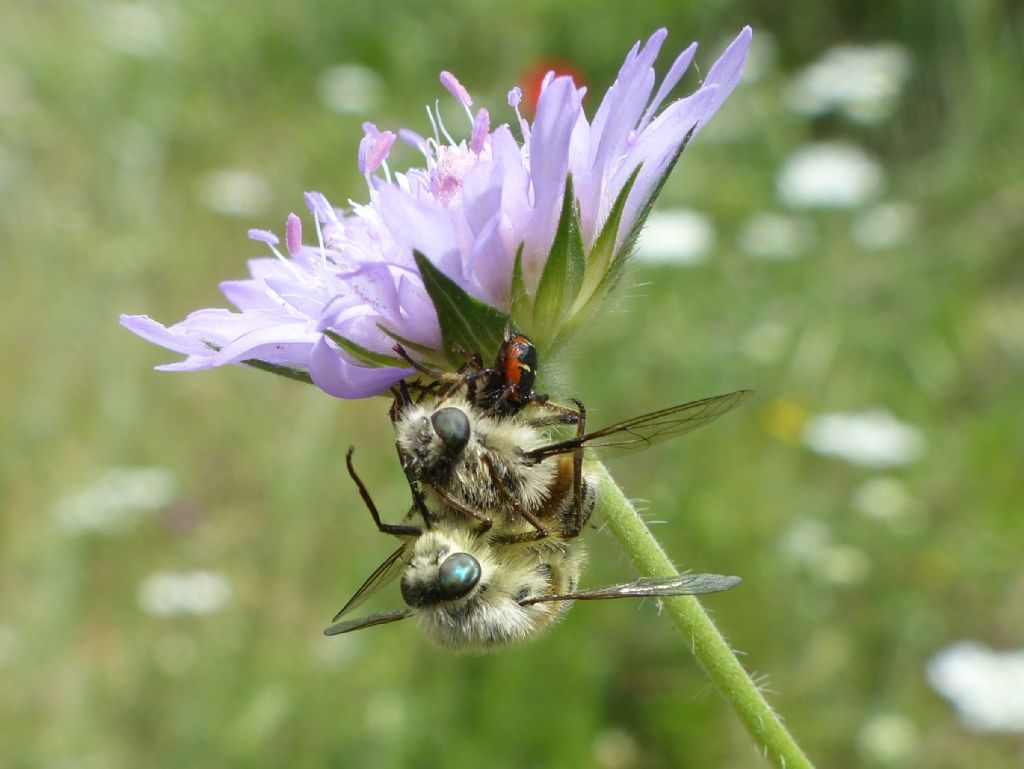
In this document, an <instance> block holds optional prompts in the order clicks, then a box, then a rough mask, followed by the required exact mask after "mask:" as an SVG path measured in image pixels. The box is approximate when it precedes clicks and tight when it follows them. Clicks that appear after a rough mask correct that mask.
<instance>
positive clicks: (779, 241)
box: [736, 211, 816, 260]
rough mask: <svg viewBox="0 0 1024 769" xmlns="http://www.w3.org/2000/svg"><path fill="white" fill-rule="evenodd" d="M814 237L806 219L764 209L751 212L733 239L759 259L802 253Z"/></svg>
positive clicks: (788, 256) (812, 241)
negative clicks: (755, 212)
mask: <svg viewBox="0 0 1024 769" xmlns="http://www.w3.org/2000/svg"><path fill="white" fill-rule="evenodd" d="M815 238H816V233H815V231H814V225H813V224H812V223H811V222H809V221H808V220H807V219H803V218H801V217H797V216H787V215H785V214H773V213H770V212H768V211H765V212H762V213H759V214H755V215H754V216H752V217H751V218H750V219H748V220H747V221H746V222H745V223H744V224H743V226H742V227H741V228H740V232H739V235H737V236H736V242H737V243H738V244H739V247H740V248H741V249H743V250H744V251H746V252H747V253H748V254H750V255H751V256H756V257H758V258H760V259H779V260H782V259H795V258H796V257H798V256H802V255H803V254H804V253H806V252H807V251H808V250H809V249H810V247H811V246H812V245H814V241H815Z"/></svg>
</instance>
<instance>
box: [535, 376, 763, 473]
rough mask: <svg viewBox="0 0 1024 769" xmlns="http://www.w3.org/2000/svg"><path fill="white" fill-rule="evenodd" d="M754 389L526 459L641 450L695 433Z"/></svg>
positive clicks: (553, 447)
mask: <svg viewBox="0 0 1024 769" xmlns="http://www.w3.org/2000/svg"><path fill="white" fill-rule="evenodd" d="M753 394H754V392H753V390H737V391H736V392H731V393H726V394H725V395H716V396H714V397H711V398H703V399H701V400H699V401H690V402H689V403H683V404H681V405H679V406H671V407H669V408H667V409H662V410H661V411H652V412H651V413H650V414H643V415H642V416H638V417H633V418H632V419H627V420H626V421H624V422H619V423H618V424H614V425H611V426H609V427H605V428H604V429H602V430H597V431H595V432H592V433H587V434H586V435H584V436H582V437H579V438H569V439H567V440H564V441H559V442H558V443H552V444H549V445H547V446H541V447H540V448H539V449H534V450H532V451H528V452H526V456H528V457H530V458H531V459H535V460H537V461H540V460H542V459H546V458H547V457H551V456H554V455H556V454H565V453H568V452H570V451H573V450H574V449H576V448H578V447H579V446H581V445H582V446H585V447H586V448H587V449H596V450H597V452H598V453H599V455H600V456H603V457H607V456H614V455H615V454H618V453H621V452H622V451H628V450H632V449H643V448H647V447H648V446H651V445H652V444H655V443H660V442H661V441H666V440H668V439H669V438H675V437H676V436H678V435H686V433H689V432H692V431H694V430H697V429H699V428H701V427H703V426H704V425H706V424H708V423H709V422H713V421H714V420H716V419H718V417H720V416H722V415H723V414H727V413H728V412H730V411H732V410H733V409H734V408H736V407H738V406H741V405H743V404H744V403H746V402H747V401H748V400H749V399H750V396H752V395H753Z"/></svg>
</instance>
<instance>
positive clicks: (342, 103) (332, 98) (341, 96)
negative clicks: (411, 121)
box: [316, 64, 384, 115]
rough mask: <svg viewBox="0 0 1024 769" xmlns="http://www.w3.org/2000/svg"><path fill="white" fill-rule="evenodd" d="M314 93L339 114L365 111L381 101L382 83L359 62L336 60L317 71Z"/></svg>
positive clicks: (356, 113)
mask: <svg viewBox="0 0 1024 769" xmlns="http://www.w3.org/2000/svg"><path fill="white" fill-rule="evenodd" d="M316 90H317V94H318V95H319V96H320V101H321V102H322V103H323V105H324V106H325V107H327V109H329V110H331V111H332V112H337V113H339V114H341V115H365V114H367V113H369V112H372V111H374V110H375V109H376V108H377V106H378V105H379V104H380V97H381V94H382V93H383V91H384V83H383V81H382V80H381V77H380V75H378V74H377V73H376V72H374V71H373V70H372V69H370V68H368V67H364V66H363V65H362V64H337V65H335V66H333V67H329V68H328V69H325V70H324V71H323V72H321V73H320V77H319V78H318V79H317V87H316Z"/></svg>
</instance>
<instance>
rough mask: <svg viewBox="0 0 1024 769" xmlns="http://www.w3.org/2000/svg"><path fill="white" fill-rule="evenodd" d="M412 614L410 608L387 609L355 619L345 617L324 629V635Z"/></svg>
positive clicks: (385, 622) (339, 633) (360, 628)
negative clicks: (345, 618) (342, 620)
mask: <svg viewBox="0 0 1024 769" xmlns="http://www.w3.org/2000/svg"><path fill="white" fill-rule="evenodd" d="M411 616H412V609H389V610H388V611H379V612H377V613H376V614H370V615H367V616H366V617H358V618H357V619H347V620H345V621H344V622H335V623H334V624H333V625H331V626H330V627H329V628H327V629H326V630H325V631H324V635H341V634H342V633H351V632H352V631H353V630H362V629H363V628H364V627H373V626H374V625H386V624H387V623H389V622H398V620H400V619H405V618H406V617H411Z"/></svg>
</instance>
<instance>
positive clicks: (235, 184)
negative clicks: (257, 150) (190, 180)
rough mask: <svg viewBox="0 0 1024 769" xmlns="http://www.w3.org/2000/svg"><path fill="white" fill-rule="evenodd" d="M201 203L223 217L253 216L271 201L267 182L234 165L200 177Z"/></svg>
mask: <svg viewBox="0 0 1024 769" xmlns="http://www.w3.org/2000/svg"><path fill="white" fill-rule="evenodd" d="M196 193H197V195H198V196H199V200H200V202H201V203H202V204H203V205H204V206H206V207H207V208H209V209H210V210H211V211H215V212H217V213H218V214H224V215H225V216H253V215H255V214H258V213H260V212H262V211H263V210H264V209H265V208H266V207H267V204H268V203H269V202H270V185H269V184H268V183H267V181H266V180H265V179H264V178H263V177H262V176H260V175H259V174H254V173H252V172H251V171H242V170H239V169H236V168H222V169H218V170H216V171H209V172H207V173H205V174H203V176H201V177H200V178H199V181H198V183H197V185H196Z"/></svg>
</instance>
